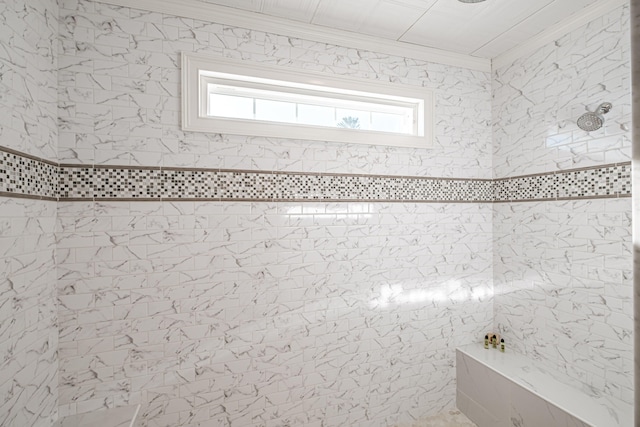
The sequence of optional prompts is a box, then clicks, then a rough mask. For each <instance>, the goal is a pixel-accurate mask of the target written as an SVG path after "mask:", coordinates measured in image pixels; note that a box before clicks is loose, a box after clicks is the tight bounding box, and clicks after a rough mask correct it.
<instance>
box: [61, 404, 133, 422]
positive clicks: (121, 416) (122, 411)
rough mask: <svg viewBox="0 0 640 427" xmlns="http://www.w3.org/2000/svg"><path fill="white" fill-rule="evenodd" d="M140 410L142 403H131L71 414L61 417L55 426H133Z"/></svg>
mask: <svg viewBox="0 0 640 427" xmlns="http://www.w3.org/2000/svg"><path fill="white" fill-rule="evenodd" d="M139 411H140V405H129V406H119V407H117V408H113V409H106V410H104V409H103V410H98V411H95V412H88V413H85V414H79V415H70V416H66V417H63V418H61V419H59V420H58V421H57V423H56V424H55V426H54V427H90V426H91V427H133V426H135V425H136V418H137V416H138V412H139Z"/></svg>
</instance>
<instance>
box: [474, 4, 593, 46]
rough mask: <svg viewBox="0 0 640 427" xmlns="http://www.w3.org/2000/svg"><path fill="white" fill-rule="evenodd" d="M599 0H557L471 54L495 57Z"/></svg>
mask: <svg viewBox="0 0 640 427" xmlns="http://www.w3.org/2000/svg"><path fill="white" fill-rule="evenodd" d="M597 1H598V0H561V1H558V0H556V1H554V2H553V3H551V4H550V5H548V6H546V7H544V8H542V9H540V10H539V11H538V12H536V13H534V14H532V15H530V16H528V17H527V19H525V20H524V21H522V22H520V23H518V24H516V25H514V26H513V27H511V28H509V29H507V30H506V31H505V32H503V33H502V34H500V35H498V36H497V37H496V38H494V39H492V40H490V41H488V42H487V43H485V44H484V45H483V46H481V47H480V48H478V49H476V50H475V51H473V52H471V54H472V55H474V56H479V57H482V58H495V57H496V56H498V55H500V54H502V53H504V52H506V51H508V50H510V49H512V48H513V47H515V46H517V45H518V44H519V43H521V42H522V41H525V40H528V39H530V38H531V37H533V36H535V35H536V34H538V33H539V32H540V30H541V29H544V28H546V27H550V26H551V25H555V24H557V23H558V22H560V21H562V20H563V19H566V18H568V17H569V16H571V15H572V14H574V13H575V12H576V10H580V9H581V8H583V7H585V6H589V5H591V4H593V3H596V2H597Z"/></svg>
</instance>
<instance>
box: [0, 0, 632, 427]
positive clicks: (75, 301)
mask: <svg viewBox="0 0 640 427" xmlns="http://www.w3.org/2000/svg"><path fill="white" fill-rule="evenodd" d="M628 20H629V8H628V7H627V6H621V7H618V8H616V9H615V10H613V11H612V12H610V13H608V14H606V15H605V16H602V17H598V18H596V19H594V20H593V21H592V22H590V23H589V24H587V25H585V26H584V27H583V28H580V29H577V30H575V31H572V32H571V33H569V34H566V35H563V36H562V37H559V38H558V39H557V40H554V41H553V42H551V43H549V44H548V45H545V46H543V47H541V48H540V49H539V50H538V51H536V52H534V53H533V54H529V55H523V56H522V57H521V58H519V59H517V60H515V61H513V63H511V64H508V65H505V66H502V67H498V68H495V69H494V70H493V72H486V71H479V70H474V69H467V68H462V67H454V66H451V65H444V64H438V63H433V62H425V61H422V60H416V59H412V58H404V57H395V56H390V55H386V54H382V53H377V52H371V51H364V50H357V49H353V48H349V47H346V46H334V45H327V44H323V43H318V42H314V41H311V40H304V39H297V38H291V37H285V36H281V35H277V34H269V33H264V32H260V31H256V30H252V29H249V28H238V27H232V26H228V25H224V24H222V23H212V22H204V21H199V20H195V19H191V18H184V17H177V16H170V15H164V14H161V13H156V12H150V11H145V10H139V9H132V8H127V7H118V6H112V5H108V4H106V3H101V2H97V1H88V0H61V1H59V2H56V1H54V0H35V1H31V0H30V1H22V0H10V1H8V2H5V4H4V5H3V6H2V7H1V8H0V34H2V37H0V47H2V49H0V99H2V103H1V105H0V109H2V111H0V128H1V132H0V146H1V147H2V148H0V196H1V197H0V241H1V242H2V245H0V363H1V368H0V396H1V397H0V424H2V425H5V424H6V425H11V426H22V425H34V426H36V425H37V426H50V425H51V424H52V422H53V420H55V419H56V418H57V417H58V416H64V415H69V414H76V413H83V412H89V411H93V410H98V409H101V408H107V407H115V406H122V405H127V404H137V403H140V404H141V405H142V412H141V418H142V419H141V423H142V425H148V426H198V425H200V426H210V425H230V426H265V425H266V426H279V425H295V426H298V425H309V426H316V425H323V426H345V425H350V426H351V425H352V426H408V425H411V423H413V422H415V421H416V420H419V419H420V418H423V417H427V416H431V415H435V414H438V413H441V412H443V411H446V410H449V409H451V408H453V407H454V406H455V348H456V347H457V346H460V345H465V344H469V343H472V342H475V341H477V340H478V339H479V338H480V337H481V336H482V335H484V333H485V332H486V330H487V329H489V328H492V327H494V326H495V327H496V328H499V329H500V331H501V332H502V333H503V335H504V336H505V338H506V340H507V342H508V343H509V346H510V348H512V349H513V350H514V351H519V352H522V353H525V354H526V355H528V356H529V357H531V358H534V359H536V360H538V361H539V362H541V363H542V364H544V365H545V366H548V367H551V368H553V369H555V370H557V371H559V372H560V373H561V374H560V375H561V376H562V379H563V381H565V382H567V383H570V384H573V385H576V386H588V387H590V388H591V389H592V390H594V392H596V393H602V394H605V395H611V396H615V397H618V398H620V399H622V400H624V401H626V402H632V395H633V385H632V383H631V379H630V378H631V376H630V373H631V372H632V368H631V366H632V344H631V340H632V285H631V269H632V262H631V227H630V226H631V199H630V194H631V170H630V161H631V153H630V151H631V148H630V147H631V141H630V132H629V131H628V130H626V129H628V127H629V125H630V124H629V121H630V112H631V109H630V105H631V100H630V76H629V67H630V65H629V52H630V46H629V29H628V26H629V25H628ZM347 44H348V41H345V45H347ZM183 51H187V52H199V53H206V54H209V55H211V56H214V57H232V58H236V59H243V60H250V61H253V62H263V63H269V64H279V65H281V66H283V67H289V68H292V69H298V70H300V69H303V70H304V69H309V70H315V71H321V72H325V73H331V74H339V75H348V76H351V77H355V78H360V79H368V80H377V81H382V82H389V84H394V83H403V84H405V85H412V86H415V87H426V88H429V89H431V90H433V91H434V95H435V100H436V105H435V107H436V108H435V132H434V134H435V144H434V147H432V148H430V149H424V150H421V149H408V148H393V147H379V146H366V145H357V144H341V143H332V142H317V141H306V140H302V141H298V140H286V139H271V138H269V139H267V138H258V137H246V136H237V135H212V134H203V133H185V132H183V131H182V130H181V128H180V81H179V77H180V70H179V59H180V52H183ZM600 101H609V102H612V103H613V104H614V110H612V112H611V113H610V115H609V116H608V117H607V119H608V121H607V126H606V127H605V128H603V129H602V130H600V131H597V132H591V133H588V134H587V133H583V132H580V131H579V130H578V128H577V127H576V126H575V122H574V121H572V119H571V118H572V117H575V116H576V115H579V114H578V113H579V112H582V111H584V108H585V105H586V106H589V107H593V106H594V105H597V104H598V103H599V102H600Z"/></svg>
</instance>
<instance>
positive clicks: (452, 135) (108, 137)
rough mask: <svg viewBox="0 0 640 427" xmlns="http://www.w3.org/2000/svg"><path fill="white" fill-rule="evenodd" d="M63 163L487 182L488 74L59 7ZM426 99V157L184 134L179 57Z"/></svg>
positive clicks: (151, 16)
mask: <svg viewBox="0 0 640 427" xmlns="http://www.w3.org/2000/svg"><path fill="white" fill-rule="evenodd" d="M60 33H61V47H60V63H61V70H60V128H61V129H60V153H59V154H60V161H61V162H62V163H76V164H77V163H81V164H101V165H132V166H135V165H143V166H169V167H176V166H177V167H201V168H223V169H245V170H246V169H251V170H256V169H257V170H278V171H307V172H335V173H363V174H381V175H410V176H434V177H456V178H491V162H492V158H491V157H492V153H491V123H490V122H491V106H490V104H491V92H490V91H491V76H490V73H484V72H478V71H472V70H467V69H462V68H456V67H450V66H445V65H440V64H435V63H427V62H424V61H418V60H413V59H409V58H402V57H394V56H389V55H385V54H379V53H375V52H369V51H361V50H356V49H350V48H346V47H341V46H332V45H326V44H322V43H315V42H311V41H308V40H301V39H296V38H289V37H283V36H279V35H275V34H266V33H264V32H260V31H252V30H249V29H244V28H235V27H229V26H225V25H220V24H216V23H210V22H202V21H197V20H193V19H186V18H177V17H174V16H167V15H162V14H158V13H149V12H144V11H140V10H135V9H129V8H122V7H115V6H109V5H105V4H102V3H99V2H92V1H87V0H66V1H63V2H62V10H61V18H60ZM181 51H188V52H200V53H207V54H210V55H212V56H221V57H232V58H236V59H245V60H251V61H254V62H263V63H269V64H279V65H282V66H285V67H291V68H294V69H308V70H316V71H322V72H326V73H330V74H339V75H347V76H352V77H357V78H362V79H371V80H377V81H383V82H391V83H394V82H398V83H403V84H406V85H412V86H419V87H420V86H424V87H428V88H430V89H433V90H434V92H435V101H436V106H437V108H436V109H435V111H436V117H435V144H434V148H433V149H429V150H420V149H415V150H414V149H406V148H393V147H373V146H363V145H357V144H344V143H331V142H313V141H296V140H284V139H276V138H268V139H267V138H253V137H246V136H233V135H215V134H213V135H207V134H204V133H184V132H182V131H181V130H180V117H179V116H180V114H179V107H180V99H179V89H180V88H179V86H180V85H179V79H180V75H179V66H178V65H179V53H180V52H181Z"/></svg>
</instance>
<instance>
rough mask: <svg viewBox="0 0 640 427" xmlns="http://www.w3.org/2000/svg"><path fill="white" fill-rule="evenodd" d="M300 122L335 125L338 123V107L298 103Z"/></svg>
mask: <svg viewBox="0 0 640 427" xmlns="http://www.w3.org/2000/svg"><path fill="white" fill-rule="evenodd" d="M298 123H300V124H302V125H315V126H327V127H334V126H335V125H336V109H335V108H333V107H323V106H320V105H308V104H298Z"/></svg>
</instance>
